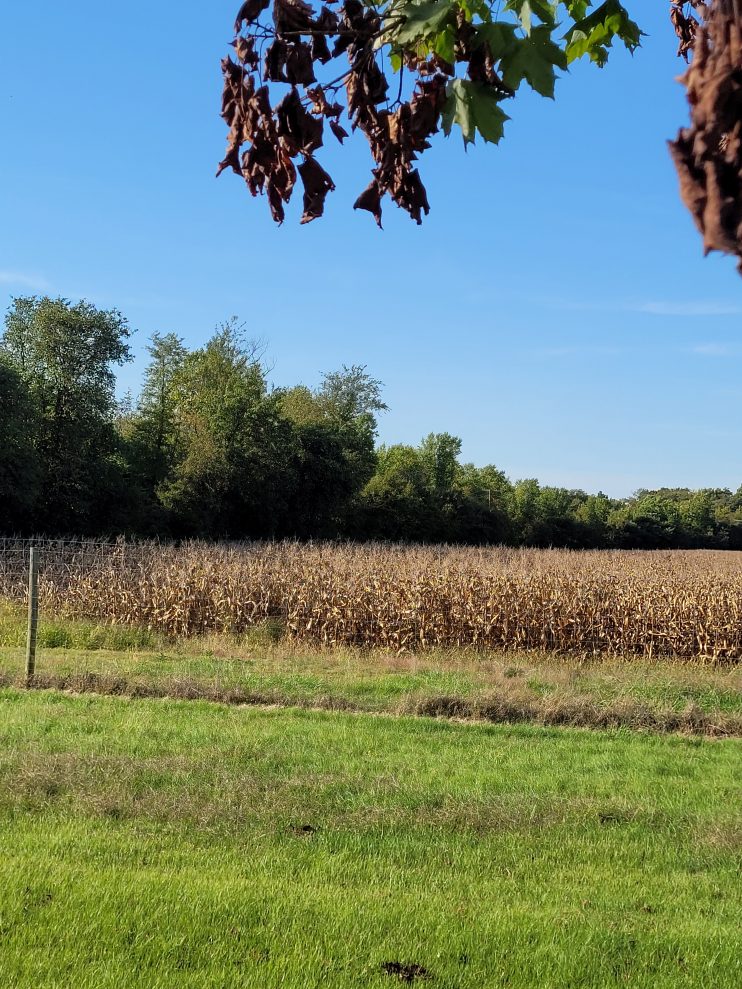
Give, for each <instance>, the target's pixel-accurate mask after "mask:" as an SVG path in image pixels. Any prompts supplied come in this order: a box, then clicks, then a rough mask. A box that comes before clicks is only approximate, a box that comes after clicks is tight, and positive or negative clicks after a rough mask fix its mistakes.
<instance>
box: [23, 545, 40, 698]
mask: <svg viewBox="0 0 742 989" xmlns="http://www.w3.org/2000/svg"><path fill="white" fill-rule="evenodd" d="M38 625H39V558H38V555H37V551H36V549H35V547H33V546H32V547H31V551H30V555H29V560H28V636H27V639H26V686H30V684H31V681H32V680H33V677H34V673H35V672H36V631H37V629H38Z"/></svg>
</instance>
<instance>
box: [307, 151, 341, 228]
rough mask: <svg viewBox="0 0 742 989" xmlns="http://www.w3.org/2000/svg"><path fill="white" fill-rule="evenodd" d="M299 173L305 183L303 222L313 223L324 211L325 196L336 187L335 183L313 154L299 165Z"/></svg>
mask: <svg viewBox="0 0 742 989" xmlns="http://www.w3.org/2000/svg"><path fill="white" fill-rule="evenodd" d="M299 175H300V176H301V181H302V183H303V184H304V212H303V213H302V217H301V222H302V223H311V221H312V220H316V219H317V217H319V216H322V214H323V213H324V211H325V198H326V197H327V193H328V192H332V190H333V189H334V188H335V183H334V182H333V181H332V179H331V178H330V176H329V175H328V174H327V172H326V171H325V170H324V168H323V167H322V166H321V165H320V163H319V162H318V161H317V160H316V158H312V157H311V156H310V157H308V158H306V159H305V160H304V161H303V162H302V163H301V165H299Z"/></svg>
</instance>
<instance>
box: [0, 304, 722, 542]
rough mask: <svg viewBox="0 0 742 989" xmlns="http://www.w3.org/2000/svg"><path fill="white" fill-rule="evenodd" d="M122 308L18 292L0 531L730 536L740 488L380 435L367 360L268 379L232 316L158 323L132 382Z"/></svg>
mask: <svg viewBox="0 0 742 989" xmlns="http://www.w3.org/2000/svg"><path fill="white" fill-rule="evenodd" d="M129 339H130V330H129V327H128V324H127V321H126V320H125V319H124V317H123V316H122V315H121V314H120V313H119V312H118V311H116V310H101V309H98V308H96V307H95V306H93V305H91V304H90V303H87V302H81V303H79V304H77V305H71V304H70V303H68V302H67V301H65V300H63V299H49V298H36V297H30V298H18V299H15V300H14V302H13V305H12V306H11V308H10V310H9V311H8V313H7V315H6V319H5V329H4V333H3V335H2V338H0V532H4V533H45V534H47V535H71V534H75V535H114V534H119V533H124V534H127V535H132V536H134V535H136V536H155V535H156V536H160V537H164V538H184V537H188V536H200V537H204V538H230V539H236V538H281V537H296V538H299V539H307V538H351V539H357V540H366V539H381V540H401V541H417V542H455V543H471V544H485V543H509V544H513V545H527V546H566V547H574V548H591V547H593V548H599V547H609V546H615V547H625V548H647V549H649V548H663V547H667V548H671V547H718V548H742V489H740V490H739V491H737V492H736V493H732V492H731V491H729V490H726V489H723V490H716V489H714V490H704V491H695V492H694V491H688V490H686V489H679V490H668V489H663V490H660V491H642V492H639V493H637V494H636V495H635V496H634V497H632V498H629V499H623V500H616V499H612V498H608V497H606V496H605V495H603V494H597V495H588V494H586V493H585V492H584V491H571V490H566V489H564V488H555V487H542V486H541V485H539V483H538V482H537V481H535V480H523V481H518V482H516V483H511V482H510V481H509V480H508V478H507V477H506V476H505V475H504V473H503V472H502V471H501V470H498V469H497V468H496V467H494V466H487V467H475V466H474V465H473V464H462V463H461V459H460V453H461V441H460V440H459V439H457V438H456V437H454V436H451V435H449V434H447V433H436V434H430V435H429V436H427V437H426V438H425V439H424V440H423V441H422V442H421V443H420V444H419V446H416V447H413V446H406V445H402V444H395V445H392V446H380V447H377V446H376V435H377V417H378V415H379V413H380V412H382V411H383V410H384V409H385V408H386V406H385V404H384V402H383V400H382V394H381V384H380V382H379V381H377V380H375V379H374V378H372V377H371V376H370V375H369V374H368V373H367V372H366V370H365V368H363V367H350V368H348V367H343V368H342V369H341V370H340V371H337V372H334V373H331V374H326V375H325V376H324V378H323V379H322V382H321V384H320V386H319V387H318V388H316V389H309V388H307V387H305V386H303V385H297V386H296V387H294V388H270V387H269V385H268V381H267V377H266V370H265V368H264V366H263V364H262V361H261V353H260V349H259V348H258V347H257V346H256V345H255V344H253V343H250V342H249V341H247V340H246V339H245V338H244V336H243V334H242V332H241V330H240V327H239V326H238V325H237V324H236V323H235V322H234V321H230V322H227V323H226V324H224V325H222V326H221V327H219V328H218V329H217V331H216V332H215V333H214V335H213V336H212V338H211V339H210V340H209V341H208V343H207V344H206V345H205V346H203V347H201V348H198V349H195V350H188V349H187V348H186V347H185V346H184V345H183V342H182V341H181V340H180V339H179V338H178V337H177V336H175V335H174V334H166V335H160V334H155V335H154V336H153V337H152V338H151V341H150V344H149V347H148V352H149V363H148V365H147V368H146V370H145V374H144V380H143V385H142V390H141V394H140V395H139V396H138V397H137V398H136V399H132V398H129V399H127V400H126V401H124V402H123V403H121V402H117V401H116V397H115V385H116V377H115V368H116V367H117V366H120V365H122V364H123V363H125V362H126V361H128V360H129V359H130V348H129Z"/></svg>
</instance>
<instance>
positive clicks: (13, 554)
mask: <svg viewBox="0 0 742 989" xmlns="http://www.w3.org/2000/svg"><path fill="white" fill-rule="evenodd" d="M34 545H36V546H37V547H39V551H40V560H41V563H40V571H39V597H40V602H41V610H42V615H43V614H47V615H49V614H54V615H57V616H68V617H77V618H87V619H94V620H97V621H100V622H102V623H112V624H131V625H139V626H144V627H147V628H149V629H152V630H155V631H160V632H163V633H166V634H167V635H171V636H197V635H202V634H206V633H212V632H216V633H241V632H245V631H246V630H249V629H250V628H253V627H256V626H260V625H261V624H263V623H265V622H266V621H268V620H273V621H276V622H280V626H281V628H282V630H283V632H284V634H285V636H286V637H287V638H288V639H291V640H295V641H302V642H309V643H318V644H324V645H343V646H359V647H374V648H380V649H385V650H394V651H397V652H401V651H414V650H425V649H437V648H443V649H449V648H459V647H469V648H473V649H481V650H498V651H503V650H537V651H540V652H541V651H553V652H563V653H582V654H595V653H604V654H610V655H633V656H645V657H651V656H680V657H687V658H704V659H711V660H721V659H724V660H736V659H738V658H739V657H740V656H741V655H742V553H730V552H727V553H724V552H714V551H692V552H691V551H689V552H680V551H674V552H626V551H616V552H609V551H595V552H569V551H564V550H522V549H521V550H518V549H508V548H503V547H493V548H486V549H471V548H460V547H399V546H389V545H377V544H363V545H353V544H322V543H315V544H299V543H290V542H285V543H240V544H219V545H214V544H205V543H198V542H190V543H185V544H182V545H180V546H177V547H176V546H166V545H160V544H157V543H124V542H118V543H114V544H106V543H84V542H72V541H34ZM28 546H29V541H23V540H8V539H5V540H3V539H0V596H2V597H4V598H6V599H10V600H14V601H19V602H20V601H23V600H24V596H25V567H26V565H27V564H26V562H25V561H26V560H27V557H28Z"/></svg>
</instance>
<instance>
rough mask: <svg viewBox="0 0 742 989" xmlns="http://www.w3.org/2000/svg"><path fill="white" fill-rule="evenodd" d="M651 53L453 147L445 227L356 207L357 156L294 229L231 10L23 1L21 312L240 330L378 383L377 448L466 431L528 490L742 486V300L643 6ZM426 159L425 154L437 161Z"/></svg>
mask: <svg viewBox="0 0 742 989" xmlns="http://www.w3.org/2000/svg"><path fill="white" fill-rule="evenodd" d="M626 2H627V4H628V6H629V9H630V10H631V11H632V12H633V13H634V15H635V17H636V18H637V19H638V20H639V21H640V22H641V24H642V27H643V28H644V29H645V31H647V32H648V33H649V37H648V38H646V39H645V45H644V48H643V49H642V50H641V51H640V52H638V53H637V54H636V55H635V56H634V57H633V59H632V58H631V57H630V56H629V55H628V54H626V53H624V52H623V51H620V52H619V51H616V53H615V56H614V58H613V59H612V64H610V65H609V66H608V67H607V68H606V69H604V70H598V69H595V68H593V67H591V66H589V65H585V66H582V65H580V66H577V67H576V68H574V69H573V71H572V72H571V73H570V75H569V76H567V77H565V78H564V79H562V80H561V81H560V82H559V84H558V87H557V100H556V102H555V103H553V102H551V101H549V100H543V99H541V98H540V97H537V96H530V95H526V94H525V93H524V94H523V95H521V96H519V97H517V98H516V100H515V101H513V102H512V103H511V105H510V106H509V107H508V109H509V112H510V114H511V116H512V118H513V119H512V121H511V122H510V124H509V125H508V126H507V131H506V139H505V141H504V142H503V143H502V144H501V146H500V147H499V148H493V147H492V146H489V145H487V146H484V145H483V146H481V147H480V146H477V147H475V148H470V149H469V151H468V153H467V154H464V151H463V148H462V144H461V141H460V139H459V137H458V136H457V135H456V134H454V135H453V136H452V138H451V139H449V140H445V139H443V138H442V137H441V138H440V139H437V140H436V143H435V145H434V148H433V149H432V150H431V151H429V152H428V153H427V154H426V155H425V156H424V157H423V160H422V162H421V172H422V175H423V179H424V181H425V183H426V185H427V189H428V195H429V198H430V201H431V205H432V212H431V214H430V216H429V217H428V218H427V220H426V222H425V223H424V225H423V226H422V227H417V226H415V225H414V224H413V223H412V222H411V221H410V220H409V219H408V218H407V216H406V214H403V213H401V212H400V211H398V210H396V209H395V208H394V207H393V206H392V205H391V204H390V205H388V206H386V209H385V230H384V231H383V232H380V231H378V230H377V229H376V227H375V225H374V223H373V220H372V219H371V217H370V216H369V215H368V214H365V213H355V214H354V213H353V211H352V209H351V208H350V207H351V205H352V203H353V200H354V199H355V196H356V195H357V194H358V192H359V191H360V190H361V189H362V188H363V186H364V185H365V184H366V174H367V166H368V165H369V159H368V152H367V149H366V147H365V143H364V140H363V138H362V137H361V135H356V137H355V138H354V139H353V141H352V142H351V147H350V149H348V147H347V146H346V148H345V149H340V148H339V147H337V146H335V145H334V142H333V144H332V145H330V144H328V147H327V148H326V149H323V151H322V152H321V153H320V155H319V158H320V160H321V161H322V162H323V164H324V165H325V167H327V168H328V170H329V171H330V172H331V174H332V175H333V177H334V178H335V180H336V183H337V186H338V188H337V191H336V192H335V193H334V194H332V195H331V196H330V197H329V199H328V208H327V211H326V215H325V217H324V219H323V220H319V221H316V222H314V223H312V224H309V225H307V226H304V227H300V226H299V225H298V213H299V211H298V210H297V208H296V207H299V206H300V197H297V201H296V203H294V208H293V209H292V210H291V212H290V215H289V218H288V219H287V222H286V223H285V225H284V226H283V227H282V228H280V229H277V228H275V227H274V226H273V224H272V222H271V220H270V219H269V214H268V209H267V205H266V203H265V202H264V201H263V202H261V201H255V200H252V199H251V198H250V197H249V195H248V193H247V191H246V190H245V189H244V187H243V186H242V184H241V182H240V180H239V179H238V178H237V177H236V176H233V175H231V174H229V175H227V174H225V175H224V176H222V178H221V179H219V180H218V181H216V180H215V179H214V177H213V176H214V170H215V165H216V163H217V161H218V160H219V159H220V157H221V156H222V152H223V148H224V139H225V128H224V125H223V122H222V121H221V120H220V118H219V116H218V111H219V100H220V91H221V80H220V74H219V59H220V58H221V56H222V55H223V54H224V53H225V50H226V45H227V43H228V41H229V40H230V25H231V22H232V18H233V16H234V13H235V9H236V7H237V6H238V5H239V4H238V2H237V0H182V2H181V3H179V4H170V3H159V2H155V3H153V2H152V0H150V2H144V0H131V2H129V3H126V4H123V5H103V4H100V3H98V2H96V3H93V2H92V0H75V3H72V4H60V3H49V2H37V3H23V4H18V3H16V4H11V3H5V4H3V6H2V13H0V142H2V143H1V149H2V151H1V153H0V305H1V306H2V308H3V310H4V309H5V308H6V306H7V304H8V302H9V300H10V297H11V296H13V295H20V294H28V293H32V292H35V293H42V292H43V293H49V294H55V295H56V294H59V295H64V296H66V297H68V298H73V299H76V298H79V297H85V298H88V299H90V300H92V301H94V302H95V303H96V304H98V305H103V306H116V307H118V308H119V309H121V310H122V311H123V312H124V313H125V315H126V316H127V317H128V318H129V320H130V322H131V324H132V326H133V327H136V329H137V331H138V332H137V334H136V337H135V353H136V360H135V362H134V363H133V364H132V365H130V366H128V367H127V368H125V369H124V371H123V372H122V387H123V388H126V387H131V388H132V389H134V390H136V387H137V383H138V380H139V375H140V374H141V369H142V366H143V348H144V344H145V343H146V339H147V337H148V335H149V334H150V333H152V332H153V331H154V330H159V331H162V332H167V331H171V330H173V331H175V332H177V333H179V334H180V335H181V336H183V337H184V338H185V340H186V342H187V343H188V344H190V345H192V346H193V345H199V344H200V343H202V342H203V341H204V340H205V339H206V338H207V337H208V336H209V335H210V333H211V332H212V330H213V328H214V326H215V324H216V323H217V322H219V321H220V320H222V319H224V318H226V317H228V316H231V315H233V314H234V315H237V316H239V317H240V318H241V319H242V320H244V321H245V322H246V324H247V327H248V330H249V333H250V334H251V335H253V336H255V337H261V338H263V339H264V340H265V341H266V342H267V345H268V355H269V358H270V361H271V363H272V365H273V370H272V372H271V379H272V381H273V382H274V383H276V384H292V383H296V382H297V381H303V382H305V383H306V384H309V385H312V384H315V383H316V382H317V381H318V380H319V377H320V374H321V372H323V371H327V370H332V369H335V368H337V367H339V366H340V365H341V364H366V365H368V368H369V371H370V372H371V373H373V374H374V375H375V376H376V377H378V378H380V379H381V380H382V381H383V382H384V383H385V397H386V400H387V402H388V404H389V406H390V411H389V412H388V413H387V414H386V415H385V416H384V417H383V421H382V425H381V439H382V440H384V441H387V442H395V441H402V442H413V443H414V442H417V441H418V440H419V439H420V438H421V436H422V435H423V434H424V433H426V432H429V431H444V430H446V431H448V432H451V433H454V434H456V435H458V436H460V437H462V439H463V442H464V446H463V453H464V456H465V458H466V459H468V460H472V461H474V462H475V463H477V464H485V463H495V464H497V465H498V466H499V467H501V468H502V469H504V470H505V471H506V472H507V473H508V474H509V475H510V476H511V477H512V478H513V479H516V478H519V477H538V478H539V479H540V480H541V481H543V482H545V483H552V484H562V485H566V486H569V487H585V488H587V489H588V490H597V489H598V488H602V489H603V490H604V491H606V492H607V493H609V494H611V495H616V496H620V495H626V494H628V493H630V492H631V491H632V490H634V489H636V488H637V487H639V486H646V487H653V486H660V485H690V486H695V487H700V486H729V487H732V488H737V487H738V486H739V485H740V484H742V455H741V452H740V451H741V450H742V443H741V442H740V441H741V440H742V417H741V416H740V399H741V398H742V380H740V369H741V368H742V339H741V336H740V330H741V329H742V280H740V278H739V276H738V275H737V274H736V273H735V268H734V263H733V261H731V260H730V259H728V258H721V257H712V258H709V259H707V260H704V259H703V257H702V254H701V247H700V241H699V238H698V236H697V235H696V233H695V230H694V228H693V226H692V223H691V220H690V218H689V217H688V216H687V215H686V213H685V211H684V210H683V208H682V207H681V205H680V202H679V199H678V195H677V187H676V179H675V174H674V171H673V169H672V166H671V163H670V160H669V157H668V154H667V151H666V146H665V139H666V138H668V137H670V136H673V135H674V133H675V131H676V130H677V127H678V126H679V125H680V124H682V123H684V122H685V120H686V118H687V110H686V107H685V104H684V99H683V94H682V90H681V88H680V87H679V86H678V84H677V83H676V82H675V77H676V76H677V74H678V73H679V71H680V70H681V64H680V63H679V62H677V60H676V59H675V55H674V51H675V45H674V39H673V37H672V35H671V32H670V29H669V26H668V24H667V22H666V16H667V4H666V3H659V2H656V3H651V4H647V3H640V2H639V0H626ZM426 159H427V160H426Z"/></svg>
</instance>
